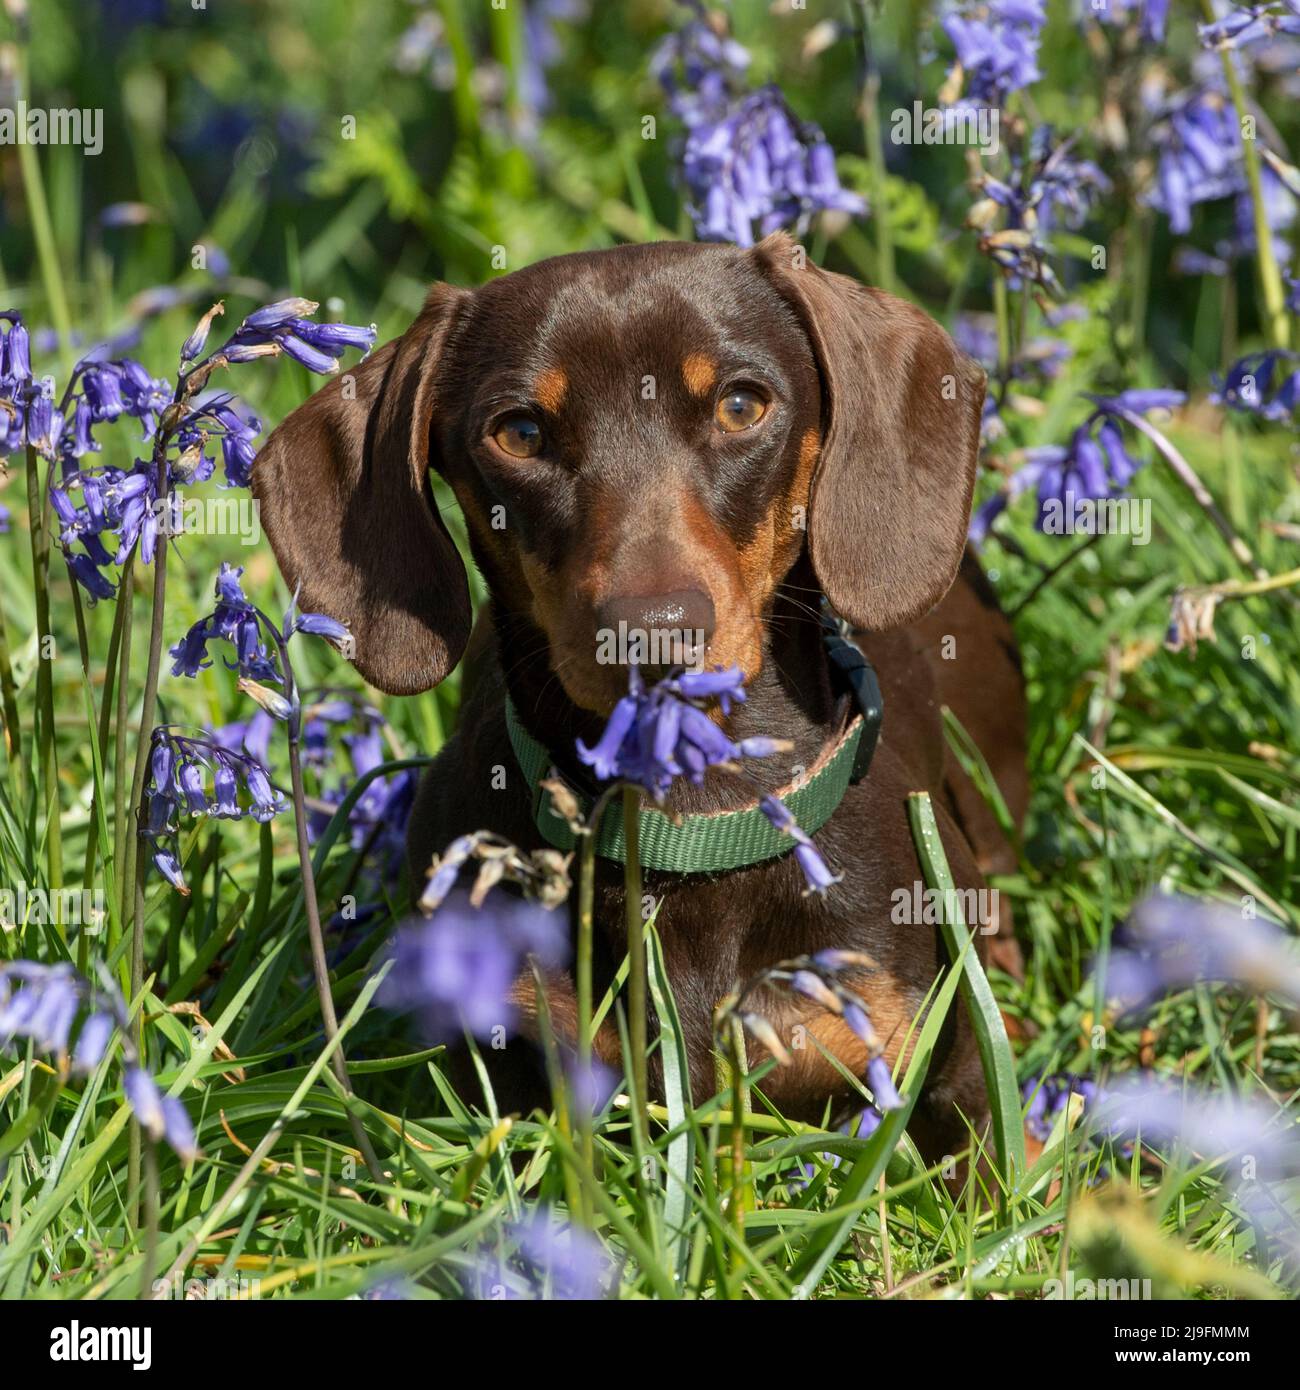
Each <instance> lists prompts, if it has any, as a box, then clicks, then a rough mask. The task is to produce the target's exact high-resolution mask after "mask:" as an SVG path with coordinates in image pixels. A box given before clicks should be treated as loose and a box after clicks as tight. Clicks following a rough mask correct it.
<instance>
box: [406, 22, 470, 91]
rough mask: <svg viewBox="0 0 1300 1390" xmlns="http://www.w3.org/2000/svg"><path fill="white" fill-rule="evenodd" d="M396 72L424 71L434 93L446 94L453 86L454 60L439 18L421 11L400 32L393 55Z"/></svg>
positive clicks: (454, 79) (454, 75) (444, 29)
mask: <svg viewBox="0 0 1300 1390" xmlns="http://www.w3.org/2000/svg"><path fill="white" fill-rule="evenodd" d="M393 66H394V67H395V68H396V69H397V71H398V72H404V73H419V72H423V73H424V74H425V76H426V77H427V79H428V81H429V84H430V85H431V86H432V87H433V88H434V90H435V91H439V92H448V91H451V89H452V88H453V87H455V85H456V59H455V55H454V54H453V53H452V50H451V45H450V44H449V43H448V42H447V30H446V25H445V23H444V22H443V18H442V16H441V15H440V14H439V13H438V12H437V11H436V10H431V9H425V10H420V11H419V12H418V13H417V14H416V15H415V17H414V18H413V19H412V20H411V22H410V24H408V25H407V27H406V28H405V29H404V30H403V31H402V33H401V36H400V37H399V38H398V40H397V47H396V49H395V51H394V53H393Z"/></svg>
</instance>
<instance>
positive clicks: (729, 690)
mask: <svg viewBox="0 0 1300 1390" xmlns="http://www.w3.org/2000/svg"><path fill="white" fill-rule="evenodd" d="M744 679H745V678H744V673H743V672H742V671H741V670H740V668H739V667H732V668H731V669H730V670H727V671H708V672H685V673H681V674H675V675H670V676H668V677H667V678H665V679H664V680H661V681H659V682H658V683H657V684H655V685H653V686H651V687H649V688H647V687H646V685H645V683H644V681H643V680H642V678H641V673H640V671H639V670H637V668H636V667H632V668H631V670H630V672H629V674H628V693H627V694H626V695H625V696H623V698H622V699H620V700H619V701H618V703H617V704H616V705H615V706H614V710H613V713H612V714H611V715H610V717H609V720H608V722H607V723H606V725H605V730H604V732H603V733H602V734H601V736H600V738H599V739H598V740H597V742H596V744H595V746H594V747H591V748H588V747H587V745H586V744H585V743H583V741H582V740H581V739H579V740H578V743H577V748H578V759H579V761H580V762H582V763H584V764H585V765H586V766H588V767H590V768H591V769H592V771H593V772H594V773H595V775H596V777H597V778H599V779H600V780H601V781H612V780H614V779H615V778H617V779H620V780H623V781H627V782H635V783H636V784H637V785H639V786H641V787H643V788H644V789H645V790H646V791H647V792H649V793H650V795H651V796H653V797H654V798H655V800H656V801H662V800H663V798H664V796H665V795H666V794H667V792H668V789H669V788H670V787H671V786H672V783H673V782H674V780H675V779H676V778H678V777H683V776H684V777H686V778H687V779H688V780H689V781H691V782H694V783H695V784H697V785H698V784H699V783H701V782H702V781H703V780H704V774H705V772H706V770H707V769H708V768H710V767H716V766H717V765H719V764H721V763H734V762H737V761H738V760H739V759H741V758H743V757H745V756H746V755H747V754H748V755H749V756H762V753H761V752H760V751H759V749H760V748H762V747H763V745H759V744H757V743H755V744H752V745H750V746H749V747H748V748H746V747H742V745H741V744H739V743H733V742H732V740H731V739H729V738H728V737H727V735H726V734H725V732H724V731H723V730H722V729H721V728H719V726H718V725H717V724H715V723H714V722H713V720H711V719H709V718H708V716H707V715H706V714H705V713H704V712H703V710H702V709H701V708H700V705H699V703H698V702H701V701H704V700H708V699H717V700H718V702H719V705H720V706H721V707H722V709H723V710H724V712H727V711H730V709H731V707H732V705H733V703H737V702H740V701H743V700H744V698H745V690H744ZM771 751H774V746H773V749H772V750H771Z"/></svg>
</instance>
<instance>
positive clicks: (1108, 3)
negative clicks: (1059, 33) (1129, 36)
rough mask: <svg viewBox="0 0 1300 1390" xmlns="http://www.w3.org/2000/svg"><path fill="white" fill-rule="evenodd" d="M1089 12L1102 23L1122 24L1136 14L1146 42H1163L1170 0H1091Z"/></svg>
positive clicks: (1139, 31)
mask: <svg viewBox="0 0 1300 1390" xmlns="http://www.w3.org/2000/svg"><path fill="white" fill-rule="evenodd" d="M1087 12H1088V13H1089V14H1091V15H1092V16H1093V17H1094V18H1096V19H1097V20H1098V21H1099V22H1100V23H1102V24H1113V25H1120V24H1124V23H1127V22H1128V20H1129V19H1130V18H1132V17H1133V16H1134V15H1136V16H1137V17H1138V20H1139V24H1138V33H1139V34H1140V36H1141V37H1142V39H1143V40H1144V41H1145V42H1146V43H1163V42H1164V40H1165V27H1166V25H1167V24H1168V22H1169V0H1090V6H1089V8H1088V9H1087Z"/></svg>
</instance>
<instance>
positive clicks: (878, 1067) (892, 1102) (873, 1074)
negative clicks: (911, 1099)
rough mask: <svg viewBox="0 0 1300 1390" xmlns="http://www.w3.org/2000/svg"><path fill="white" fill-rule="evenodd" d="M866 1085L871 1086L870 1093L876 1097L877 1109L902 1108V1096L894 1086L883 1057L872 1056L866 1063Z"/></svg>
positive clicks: (887, 1064)
mask: <svg viewBox="0 0 1300 1390" xmlns="http://www.w3.org/2000/svg"><path fill="white" fill-rule="evenodd" d="M867 1085H868V1086H870V1087H871V1094H872V1095H873V1096H875V1098H876V1108H877V1109H878V1110H899V1109H901V1108H902V1105H903V1098H902V1096H900V1095H899V1094H898V1091H897V1090H896V1089H895V1087H894V1078H893V1076H892V1075H891V1074H890V1070H889V1063H888V1062H886V1061H885V1059H884V1057H873V1058H872V1059H871V1060H870V1061H869V1062H868V1063H867Z"/></svg>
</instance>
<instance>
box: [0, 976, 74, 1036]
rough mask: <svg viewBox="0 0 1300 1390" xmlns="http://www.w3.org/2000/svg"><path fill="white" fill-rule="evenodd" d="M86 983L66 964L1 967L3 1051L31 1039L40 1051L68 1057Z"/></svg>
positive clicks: (0, 1033)
mask: <svg viewBox="0 0 1300 1390" xmlns="http://www.w3.org/2000/svg"><path fill="white" fill-rule="evenodd" d="M84 986H85V981H84V979H83V978H82V977H81V976H80V975H78V974H77V972H76V971H75V970H74V969H73V968H72V966H70V965H68V964H67V963H66V962H60V963H59V964H58V965H40V964H38V963H37V962H35V961H27V960H16V961H9V962H7V963H6V964H3V965H0V1047H8V1045H9V1044H10V1043H11V1042H12V1041H13V1040H14V1039H15V1038H28V1039H30V1040H31V1041H32V1043H33V1044H34V1045H35V1047H36V1048H37V1050H38V1051H41V1052H51V1053H65V1052H66V1051H67V1050H68V1043H69V1034H70V1033H71V1031H72V1025H73V1023H74V1022H75V1021H76V1017H77V1012H78V1010H79V1009H80V1008H81V1005H82V1002H83V998H84Z"/></svg>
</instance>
